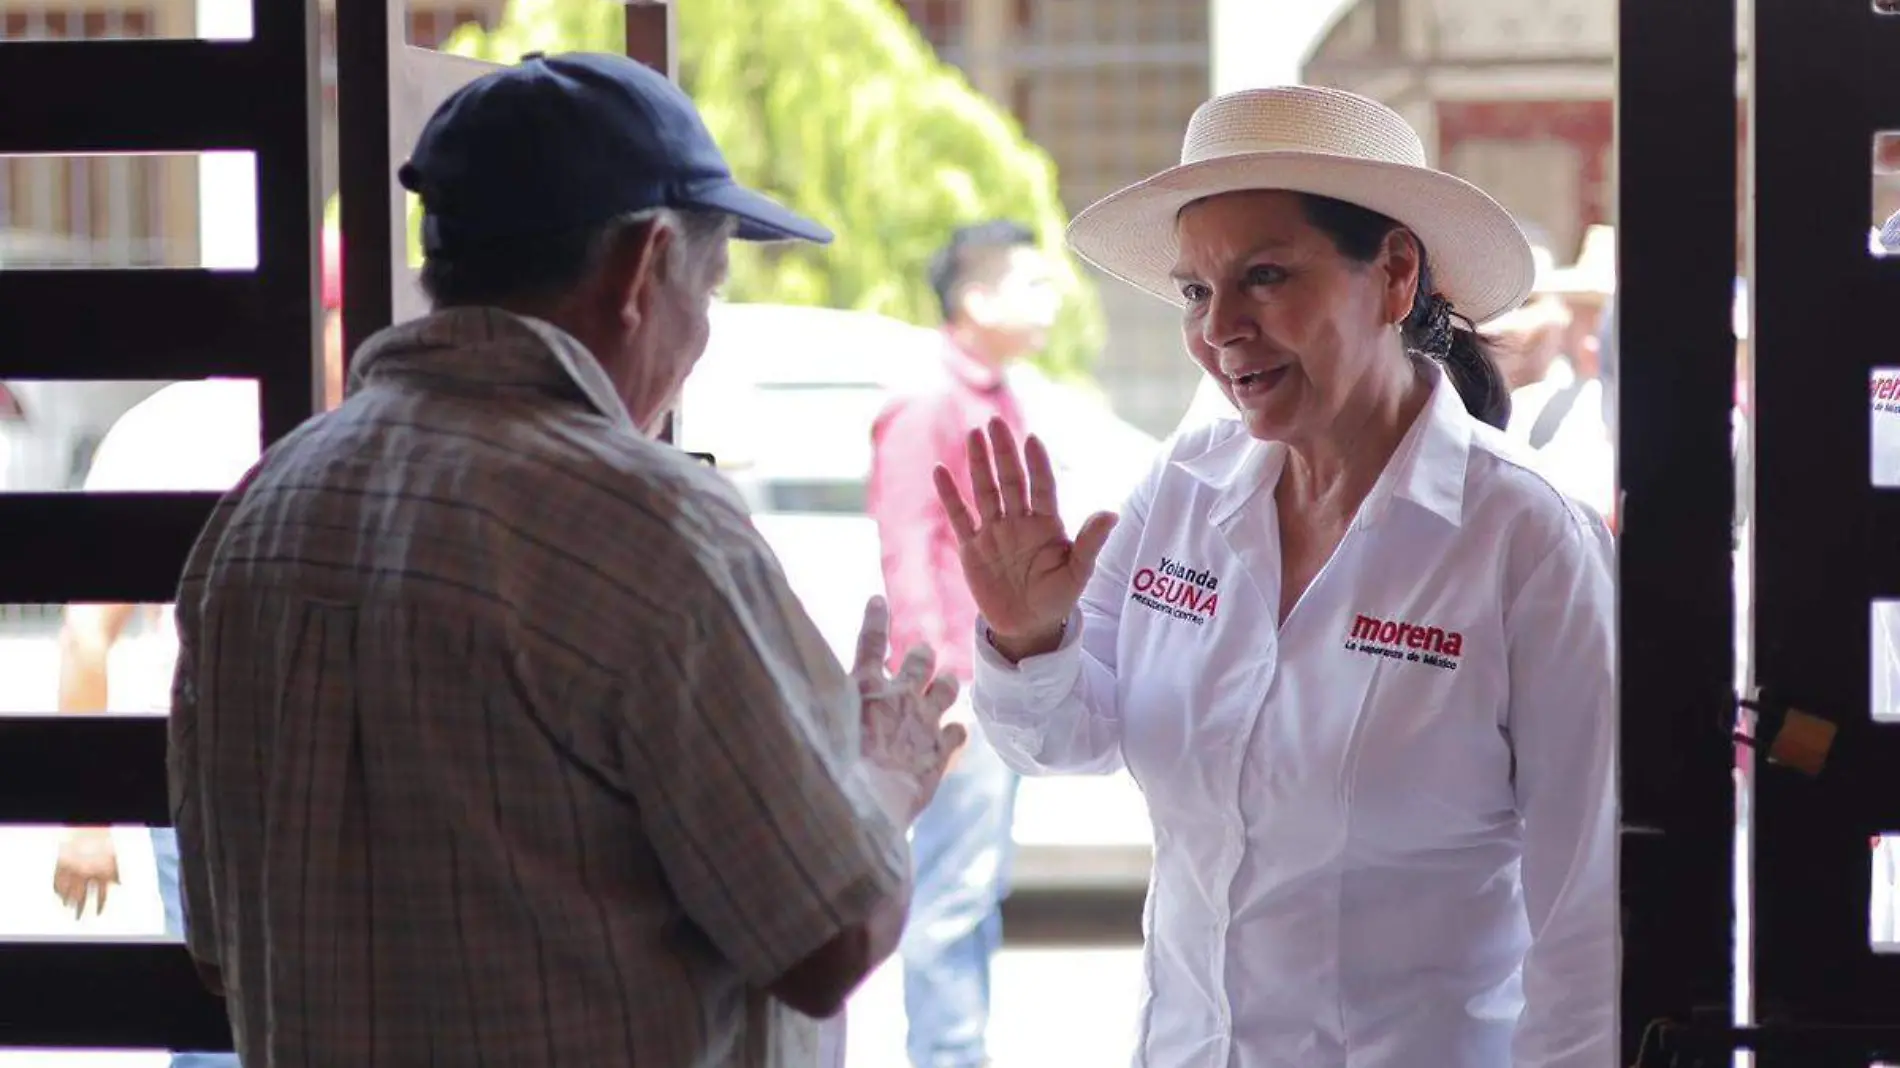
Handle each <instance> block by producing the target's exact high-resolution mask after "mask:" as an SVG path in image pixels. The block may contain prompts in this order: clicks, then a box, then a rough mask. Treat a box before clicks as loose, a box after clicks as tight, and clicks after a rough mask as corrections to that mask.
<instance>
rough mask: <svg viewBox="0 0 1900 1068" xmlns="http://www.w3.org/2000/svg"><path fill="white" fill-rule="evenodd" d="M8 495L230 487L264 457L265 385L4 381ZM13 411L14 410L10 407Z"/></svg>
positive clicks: (1, 470)
mask: <svg viewBox="0 0 1900 1068" xmlns="http://www.w3.org/2000/svg"><path fill="white" fill-rule="evenodd" d="M0 390H4V392H5V394H6V396H7V398H9V399H10V400H11V401H12V403H11V404H10V405H9V404H4V403H0V493H8V492H10V493H51V492H60V491H68V490H71V491H78V490H86V491H91V492H143V493H155V492H184V491H205V492H223V491H224V490H227V489H230V488H231V487H232V486H233V485H236V484H237V480H238V478H239V477H240V476H241V475H243V474H244V472H245V471H247V470H249V469H250V467H251V465H252V464H254V463H256V462H257V457H258V453H259V444H260V442H261V440H262V431H261V429H260V425H259V415H258V393H257V382H256V381H255V380H253V379H243V378H216V379H199V380H196V381H189V382H162V381H159V382H65V381H57V382H55V381H20V380H9V381H5V382H0ZM9 413H11V414H9Z"/></svg>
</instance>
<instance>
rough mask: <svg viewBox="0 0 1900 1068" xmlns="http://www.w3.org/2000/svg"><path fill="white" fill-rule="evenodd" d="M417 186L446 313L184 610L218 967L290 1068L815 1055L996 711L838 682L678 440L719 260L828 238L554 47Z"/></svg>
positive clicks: (760, 548) (201, 898)
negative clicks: (918, 833)
mask: <svg viewBox="0 0 1900 1068" xmlns="http://www.w3.org/2000/svg"><path fill="white" fill-rule="evenodd" d="M400 176H401V179H402V182H403V184H404V185H405V186H407V187H408V188H409V189H411V190H413V191H414V192H416V193H418V194H419V195H420V197H421V199H422V204H423V209H424V213H425V220H424V246H425V252H426V262H425V266H424V268H423V283H424V287H425V288H426V290H427V291H428V293H429V295H430V298H431V300H432V302H433V304H434V308H435V310H434V312H433V314H431V315H428V316H426V317H424V318H422V319H420V320H417V321H415V322H411V323H406V324H403V325H400V326H397V327H394V328H392V329H390V330H387V331H384V332H383V333H381V334H379V335H377V336H376V337H374V338H371V339H369V340H368V341H367V342H366V343H365V344H364V345H363V347H362V349H361V350H360V351H359V352H358V354H357V356H356V360H355V364H354V367H353V368H352V372H351V387H350V397H349V399H348V400H347V401H346V402H345V403H344V404H343V406H342V407H341V408H340V409H338V410H337V411H335V412H333V413H330V414H328V415H326V416H322V417H319V418H317V419H314V420H312V421H310V422H309V423H307V424H305V425H304V426H303V427H301V428H299V429H298V430H297V431H296V432H294V433H292V434H291V435H290V436H289V437H287V438H286V439H284V440H283V441H282V442H280V443H278V444H277V445H276V446H274V447H273V448H272V449H271V450H270V451H269V452H268V453H267V454H266V455H265V456H264V458H263V459H262V460H261V461H260V463H259V464H258V466H257V467H256V468H255V469H253V470H252V472H251V473H250V474H248V475H247V476H246V477H245V479H244V480H243V481H242V482H241V483H240V484H239V485H238V487H237V488H236V489H235V490H234V491H233V492H232V493H231V494H229V495H228V496H227V497H226V498H225V499H224V500H223V501H222V502H221V503H220V504H219V506H218V508H217V510H216V511H215V513H214V514H213V516H212V519H211V521H210V524H209V525H208V526H207V528H206V530H205V531H204V533H203V534H202V535H201V537H200V539H199V542H198V544H197V546H196V548H195V549H194V551H193V553H192V556H191V560H190V562H189V564H188V565H187V568H186V573H185V577H184V581H183V584H182V587H181V589H180V591H179V595H178V621H179V622H178V630H179V638H180V653H179V665H178V670H177V676H176V682H175V685H174V701H173V711H172V720H171V723H172V736H171V760H172V766H171V777H172V790H173V805H174V810H175V811H176V813H177V823H178V838H179V849H180V854H181V858H182V869H183V870H182V876H183V884H184V891H185V892H184V900H185V906H186V910H187V913H188V914H189V916H190V919H191V923H190V924H189V926H188V928H187V930H188V940H189V945H190V949H191V952H192V954H193V956H194V957H195V958H196V959H197V960H198V961H199V962H200V963H201V966H202V967H201V970H202V971H204V972H205V973H206V977H207V980H208V981H209V982H211V983H212V984H213V985H214V987H222V989H224V990H225V991H226V992H227V996H228V998H229V1000H230V1004H231V1012H232V1021H233V1024H234V1030H235V1035H236V1039H237V1044H238V1051H239V1053H240V1054H241V1055H242V1057H243V1060H244V1063H245V1064H247V1065H250V1066H253V1068H267V1066H269V1065H273V1064H329V1065H352V1066H364V1068H372V1066H376V1065H419V1064H432V1065H438V1066H445V1068H446V1066H453V1065H478V1064H497V1065H502V1064H505V1065H510V1066H535V1065H555V1064H565V1065H608V1064H622V1065H636V1064H637V1065H654V1066H656V1068H657V1066H665V1068H699V1066H705V1068H711V1066H714V1065H718V1066H722V1068H724V1066H729V1065H730V1066H778V1065H787V1066H793V1065H796V1066H806V1065H811V1064H814V1063H815V1062H816V1059H817V1057H818V1049H819V1033H818V1024H817V1023H816V1022H815V1021H814V1020H813V1019H812V1018H813V1017H820V1018H822V1017H826V1016H830V1015H833V1014H835V1013H837V1012H838V1010H839V1007H840V1006H841V1005H842V1003H843V1001H844V999H845V998H846V996H847V995H848V994H849V993H850V992H851V990H852V989H853V988H854V987H855V986H856V985H857V984H858V983H859V982H860V981H861V980H862V979H863V978H864V976H865V975H866V974H868V973H869V972H870V971H871V969H872V968H873V967H874V966H875V965H876V964H877V963H879V962H880V961H881V960H882V959H884V958H885V957H887V956H888V955H889V954H890V953H891V952H892V951H893V949H894V948H895V946H896V944H897V939H898V935H899V932H900V931H901V929H902V926H903V921H904V918H905V910H906V901H907V899H908V897H909V894H910V886H909V875H908V872H909V855H908V850H907V848H906V846H905V841H904V830H905V827H906V825H907V824H908V823H909V821H910V820H911V819H913V818H914V817H915V815H916V813H917V812H918V811H920V810H921V809H922V808H923V807H924V805H925V804H927V803H928V801H929V799H930V796H931V794H932V792H933V791H934V789H935V787H936V783H937V780H938V779H939V778H940V777H941V774H942V769H943V767H944V764H945V761H946V760H947V759H948V753H949V751H950V750H951V749H953V748H954V746H955V744H956V743H957V742H958V741H959V740H960V738H961V730H960V728H956V727H949V728H945V727H942V726H940V724H939V722H938V720H939V717H941V715H942V714H943V712H944V710H945V709H946V708H948V706H949V705H950V703H951V701H952V700H954V695H955V693H954V691H955V686H954V683H952V682H950V681H948V680H944V681H937V682H933V681H931V675H932V667H931V663H930V654H929V652H928V651H927V650H919V651H916V652H914V653H913V655H911V656H910V657H908V658H907V659H906V660H905V661H904V663H903V665H902V666H901V668H900V669H899V672H898V674H897V676H896V677H895V678H893V677H891V676H888V675H886V673H885V669H884V667H883V666H882V664H883V661H884V657H885V640H884V635H885V633H886V626H887V623H886V616H885V612H884V609H883V606H882V604H881V603H880V602H874V603H873V604H872V606H871V607H870V608H869V609H868V610H867V613H866V626H865V635H864V639H863V641H862V643H861V646H860V649H859V656H858V664H857V670H856V671H855V672H854V673H853V674H852V675H847V674H846V672H845V670H844V669H843V668H842V667H840V666H839V665H838V664H837V662H836V661H835V660H834V659H833V658H832V656H831V654H830V653H829V652H828V651H827V648H826V646H825V643H824V642H823V641H822V640H821V638H820V636H819V634H818V632H817V630H816V629H815V628H814V627H813V626H812V624H811V623H810V621H809V620H808V619H807V617H806V616H805V614H804V612H803V611H801V610H800V608H799V606H798V604H797V603H796V602H795V601H794V599H793V597H792V595H791V593H790V591H789V589H788V588H787V586H786V583H785V578H784V576H783V575H782V574H781V572H780V570H779V567H778V565H777V562H776V561H775V560H774V559H773V557H772V554H771V552H770V550H768V549H767V548H766V546H765V545H764V543H763V542H762V541H761V540H760V538H759V536H758V534H757V533H756V531H754V529H753V528H752V525H751V523H750V522H749V520H748V518H747V516H746V515H745V513H744V510H743V506H742V504H741V503H740V501H739V499H738V497H737V495H736V493H734V492H733V491H732V490H731V489H730V488H729V487H728V486H727V485H726V483H725V482H724V481H723V480H722V479H721V478H720V477H719V476H718V475H717V474H716V473H714V472H713V471H711V470H710V469H708V468H706V467H704V466H702V465H700V464H698V463H696V462H695V461H694V460H692V459H691V458H690V457H688V456H686V455H685V454H683V453H681V452H679V451H677V450H675V449H674V448H672V447H671V446H669V445H666V444H664V443H662V442H658V441H655V440H653V438H652V435H653V433H654V431H655V429H656V428H657V427H659V426H660V425H661V423H662V421H663V418H664V416H665V413H666V411H667V410H668V408H669V406H670V405H671V404H672V402H673V400H674V398H675V397H676V395H677V393H678V391H679V388H680V385H681V382H682V380H683V379H684V378H685V377H686V375H687V373H688V371H689V370H690V369H691V368H692V366H693V363H694V361H695V360H696V359H697V358H698V357H699V355H700V353H701V351H702V350H703V348H704V346H705V343H706V337H707V329H708V327H707V309H708V304H709V302H710V300H711V298H712V294H713V292H714V290H715V289H716V288H717V286H718V285H719V284H720V282H721V281H722V280H723V277H724V274H725V269H726V242H727V240H728V238H729V237H731V236H736V237H737V238H739V239H741V240H783V239H804V240H810V241H823V240H827V239H829V236H830V235H829V234H827V233H826V232H825V231H824V230H823V229H822V228H820V227H818V226H816V225H814V224H812V223H810V222H807V221H805V220H803V219H800V218H798V217H797V216H795V215H793V214H791V213H790V212H787V211H786V210H785V209H783V208H781V207H779V206H778V205H777V204H774V203H772V202H771V201H769V200H767V199H765V198H764V197H762V196H759V195H758V194H756V193H752V192H750V191H748V190H745V189H743V188H741V187H740V186H738V185H737V184H735V183H734V182H733V180H732V178H731V175H730V173H729V171H728V169H727V166H726V164H725V161H724V159H723V158H722V157H721V155H720V152H719V150H718V148H717V147H716V146H715V145H714V144H713V142H712V140H711V138H710V136H709V135H708V134H707V132H706V129H705V127H704V126H703V125H702V124H701V122H700V120H699V117H698V115H697V114H696V113H695V112H694V110H693V107H692V105H691V103H690V102H689V101H688V100H687V99H686V97H685V96H684V95H683V94H682V93H681V92H680V91H679V90H678V89H677V88H675V87H674V86H673V85H672V84H671V83H669V82H667V81H666V80H665V79H664V78H662V77H660V76H659V75H657V74H654V73H652V72H651V71H648V70H647V69H646V68H644V67H642V66H640V65H639V64H636V63H634V62H632V61H630V60H627V59H624V58H620V57H611V56H589V55H570V56H561V57H544V56H540V55H531V56H529V57H527V58H525V59H524V60H523V62H522V63H521V64H520V65H519V66H517V67H513V68H510V69H507V70H504V71H499V72H496V73H494V74H491V75H489V76H486V77H484V78H482V79H480V80H478V81H476V82H474V83H473V84H471V85H470V86H468V87H467V88H465V89H463V90H461V91H460V92H458V93H457V94H456V95H455V96H453V97H452V98H450V100H449V101H448V102H447V103H445V104H444V105H443V107H442V108H441V109H440V110H439V111H438V112H437V113H436V115H435V116H434V117H433V118H432V119H431V120H430V123H429V125H428V126H427V127H426V128H425V130H424V131H423V133H422V136H421V139H420V141H419V143H418V145H417V148H416V151H415V155H414V157H413V159H411V161H410V162H409V163H408V164H407V165H405V166H404V167H403V168H402V170H401V172H400Z"/></svg>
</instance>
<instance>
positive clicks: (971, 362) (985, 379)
mask: <svg viewBox="0 0 1900 1068" xmlns="http://www.w3.org/2000/svg"><path fill="white" fill-rule="evenodd" d="M943 365H944V367H945V368H946V369H948V370H949V372H950V375H951V377H953V378H955V379H956V380H957V381H959V382H961V383H963V384H964V385H966V386H968V387H970V388H971V389H974V390H980V391H982V392H985V393H988V392H991V391H994V390H998V389H1001V388H1003V384H1004V381H1005V379H1004V376H1003V373H1002V372H1001V371H998V370H997V369H996V368H994V367H991V366H990V365H989V364H986V363H984V362H983V361H982V360H980V359H977V357H976V355H975V354H974V353H972V352H969V351H968V350H966V349H965V348H964V347H963V346H961V345H959V344H957V342H956V339H955V338H952V337H951V336H950V331H948V330H945V331H944V332H943Z"/></svg>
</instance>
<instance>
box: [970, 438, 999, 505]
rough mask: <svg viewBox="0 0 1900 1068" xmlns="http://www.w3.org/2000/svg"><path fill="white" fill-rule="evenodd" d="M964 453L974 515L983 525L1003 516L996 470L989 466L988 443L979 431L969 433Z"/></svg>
mask: <svg viewBox="0 0 1900 1068" xmlns="http://www.w3.org/2000/svg"><path fill="white" fill-rule="evenodd" d="M964 451H965V452H966V453H967V454H968V455H969V459H970V495H971V496H973V497H975V498H976V500H975V501H974V502H973V503H975V505H976V514H977V515H979V516H982V517H983V521H984V522H985V523H987V522H989V521H990V520H992V519H1000V518H1002V515H1003V499H1002V497H1001V496H999V495H998V492H997V489H996V470H995V468H993V467H992V466H991V465H990V443H989V439H987V438H985V437H984V436H983V431H982V430H981V429H976V430H972V431H970V434H969V437H968V438H966V439H965V443H964Z"/></svg>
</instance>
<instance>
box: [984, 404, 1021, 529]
mask: <svg viewBox="0 0 1900 1068" xmlns="http://www.w3.org/2000/svg"><path fill="white" fill-rule="evenodd" d="M990 453H991V454H992V456H993V458H994V459H995V461H996V483H997V497H998V498H999V499H1000V500H1001V502H1002V507H1003V514H1004V515H1028V514H1029V477H1028V475H1027V474H1025V473H1024V471H1023V456H1022V453H1021V452H1019V451H1017V448H1016V435H1015V434H1013V433H1011V432H1010V429H1009V424H1008V423H1005V422H1003V421H1002V420H1001V419H991V420H990Z"/></svg>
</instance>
